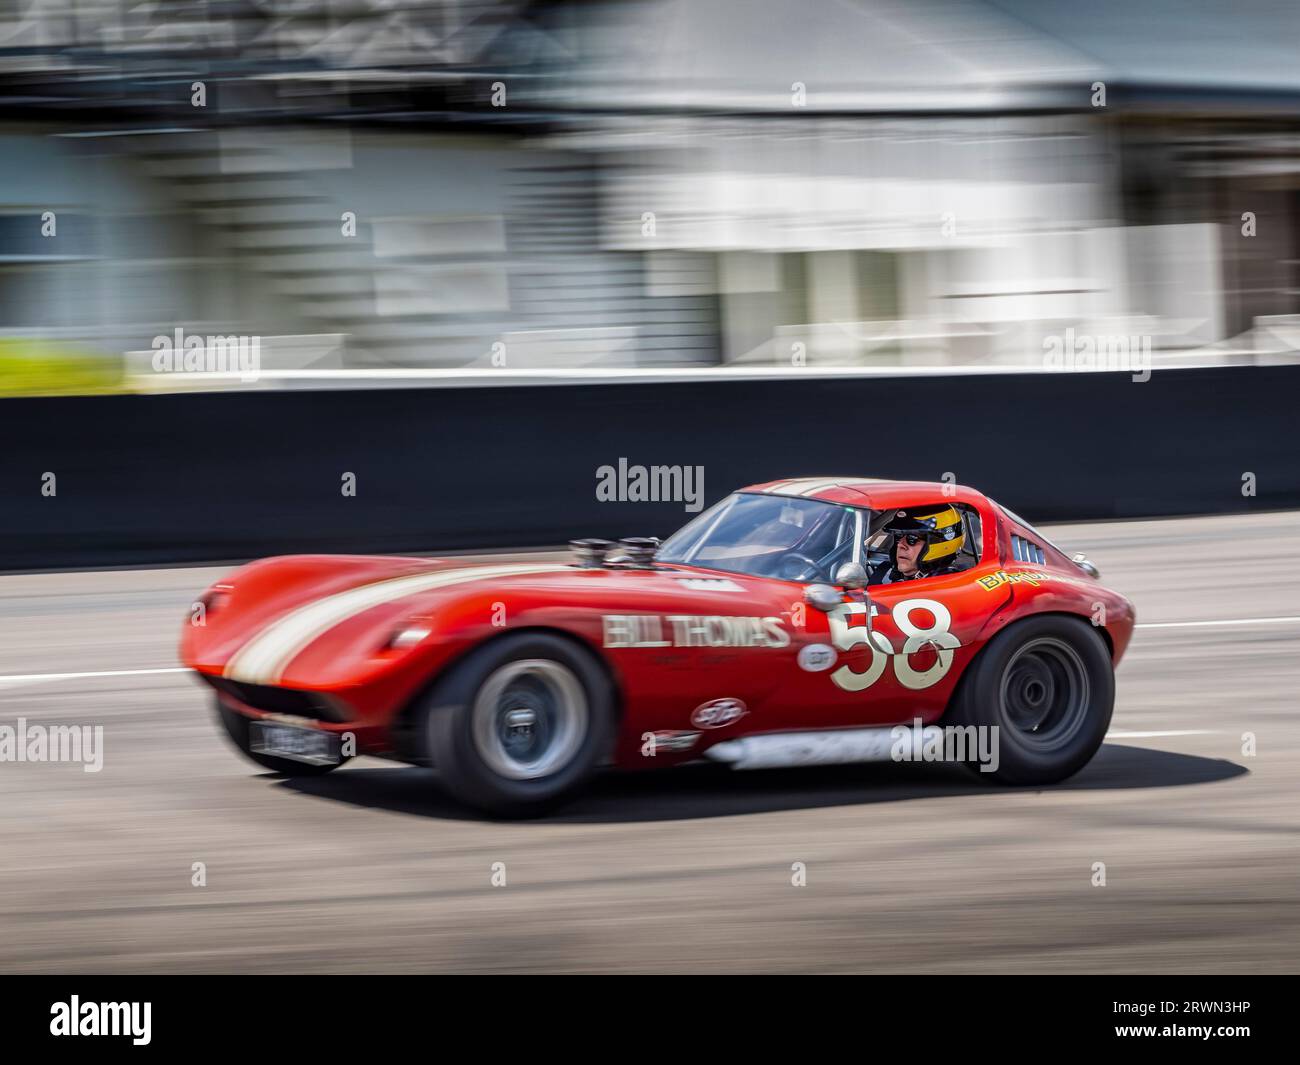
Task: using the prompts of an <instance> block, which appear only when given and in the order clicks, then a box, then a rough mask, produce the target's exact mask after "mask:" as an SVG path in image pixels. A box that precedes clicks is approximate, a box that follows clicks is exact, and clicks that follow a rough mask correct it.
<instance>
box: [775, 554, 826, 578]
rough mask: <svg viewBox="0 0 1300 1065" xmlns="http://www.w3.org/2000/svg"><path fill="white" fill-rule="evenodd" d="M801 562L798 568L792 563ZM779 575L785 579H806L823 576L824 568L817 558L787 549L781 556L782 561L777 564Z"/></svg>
mask: <svg viewBox="0 0 1300 1065" xmlns="http://www.w3.org/2000/svg"><path fill="white" fill-rule="evenodd" d="M792 562H798V563H800V565H799V568H798V570H793V568H792V567H791V565H790V563H792ZM809 571H811V575H810V574H809ZM776 572H777V575H778V576H780V578H781V579H782V580H785V581H806V580H811V579H814V578H823V579H824V577H825V574H823V573H822V568H821V566H820V565H819V564H818V562H817V560H816V559H815V558H809V557H808V556H807V555H805V554H803V553H802V552H799V551H787V552H786V553H785V554H784V555H782V556H781V561H780V562H778V563H777V564H776Z"/></svg>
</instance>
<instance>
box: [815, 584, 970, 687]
mask: <svg viewBox="0 0 1300 1065" xmlns="http://www.w3.org/2000/svg"><path fill="white" fill-rule="evenodd" d="M867 609H868V607H867V604H866V603H841V604H840V605H839V606H837V607H835V609H834V610H831V611H830V612H829V613H828V614H827V617H828V618H829V619H830V626H831V643H833V644H834V645H835V646H836V648H837V649H839V650H841V651H852V650H853V649H854V648H855V647H858V646H860V645H862V644H865V645H866V646H867V647H868V648H869V649H870V651H871V662H870V664H869V665H868V666H867V668H866V669H864V670H862V671H861V672H859V671H857V670H853V669H850V668H849V667H848V666H841V667H840V668H839V669H837V670H836V671H835V672H834V673H832V674H831V680H832V681H834V682H835V683H836V684H837V685H838V686H839V687H841V688H843V689H844V690H845V691H850V692H858V691H862V690H863V689H864V688H869V687H871V685H873V684H875V683H876V681H878V680H879V679H880V677H881V675H882V674H883V673H884V672H885V667H886V666H888V665H889V663H890V661H891V660H892V661H893V663H894V674H895V675H896V676H897V677H898V683H899V684H901V685H902V686H903V687H904V688H910V689H911V690H913V691H919V690H920V689H922V688H928V687H930V685H932V684H938V683H939V681H940V680H942V679H943V677H944V675H945V674H946V673H947V672H948V670H949V669H951V668H952V652H953V650H954V649H955V648H958V647H960V646H961V641H960V640H958V639H957V637H956V636H954V635H953V634H952V633H951V632H950V631H949V626H950V625H951V624H952V615H951V614H950V613H948V608H947V607H946V606H944V605H943V604H942V603H936V602H935V601H934V600H933V599H904V600H903V601H902V602H900V603H898V604H896V605H895V606H894V609H893V610H892V611H891V617H893V619H894V624H895V625H897V626H898V631H899V632H901V633H902V634H903V635H904V637H906V638H905V639H904V641H903V649H902V651H901V652H900V653H898V654H895V652H894V648H893V645H892V644H891V643H890V642H889V640H888V638H887V637H886V636H885V635H884V633H880V632H875V631H872V632H871V633H870V634H868V632H867V626H866V624H865V622H866V616H867ZM917 610H928V611H929V612H930V613H931V614H932V615H933V616H934V623H933V624H931V625H930V626H928V627H923V626H919V625H916V624H913V622H912V614H913V612H915V611H917ZM925 647H933V648H934V650H935V661H934V664H933V665H932V666H930V668H929V669H920V670H918V669H913V668H912V664H911V662H909V661H908V657H907V656H908V655H912V654H915V653H916V652H917V651H920V650H922V649H923V648H925Z"/></svg>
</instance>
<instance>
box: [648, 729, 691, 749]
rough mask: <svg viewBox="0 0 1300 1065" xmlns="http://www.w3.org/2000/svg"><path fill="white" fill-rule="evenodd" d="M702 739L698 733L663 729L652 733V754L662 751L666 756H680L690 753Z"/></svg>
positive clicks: (650, 746)
mask: <svg viewBox="0 0 1300 1065" xmlns="http://www.w3.org/2000/svg"><path fill="white" fill-rule="evenodd" d="M699 738H700V734H699V733H698V732H691V731H689V730H687V729H662V730H660V731H659V732H655V733H651V738H650V744H649V748H650V751H651V752H659V751H662V752H663V753H664V754H679V753H680V752H682V751H689V750H690V749H691V748H692V747H694V746H695V744H696V741H698V740H699Z"/></svg>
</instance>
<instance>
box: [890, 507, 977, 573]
mask: <svg viewBox="0 0 1300 1065" xmlns="http://www.w3.org/2000/svg"><path fill="white" fill-rule="evenodd" d="M889 531H890V532H892V533H893V534H894V545H895V547H897V545H898V540H899V538H900V537H902V536H906V535H908V534H909V533H911V534H914V535H919V536H921V537H923V538H924V540H925V545H926V546H925V550H924V551H922V552H921V557H920V558H919V559H918V560H917V561H918V564H919V565H921V566H922V567H924V568H925V569H931V568H933V567H935V566H939V565H943V564H945V563H948V562H951V561H952V559H953V557H954V556H955V555H956V554H957V552H959V551H960V550H961V549H962V547H964V546H965V544H966V530H965V527H964V526H963V525H962V521H961V515H960V514H959V513H957V508H956V507H953V506H941V507H921V508H918V509H916V510H914V511H906V510H900V511H899V512H898V517H897V518H896V519H895V520H894V521H892V522H890V523H889ZM891 554H893V552H892V551H891ZM897 557H898V556H897V555H896V554H894V558H895V559H897Z"/></svg>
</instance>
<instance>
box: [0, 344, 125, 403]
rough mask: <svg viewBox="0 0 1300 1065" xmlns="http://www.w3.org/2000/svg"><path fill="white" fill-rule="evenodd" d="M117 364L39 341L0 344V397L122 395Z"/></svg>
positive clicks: (123, 388)
mask: <svg viewBox="0 0 1300 1065" xmlns="http://www.w3.org/2000/svg"><path fill="white" fill-rule="evenodd" d="M126 390H127V389H126V384H125V381H124V380H123V376H122V366H121V363H120V362H119V361H118V360H116V359H110V358H104V357H102V356H97V355H90V354H87V353H86V352H85V351H81V350H78V349H75V348H71V347H67V346H65V345H62V344H58V343H52V342H49V341H43V340H0V396H66V395H79V396H81V395H95V394H100V393H105V392H124V391H126Z"/></svg>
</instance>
